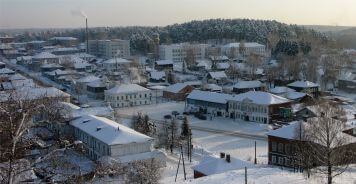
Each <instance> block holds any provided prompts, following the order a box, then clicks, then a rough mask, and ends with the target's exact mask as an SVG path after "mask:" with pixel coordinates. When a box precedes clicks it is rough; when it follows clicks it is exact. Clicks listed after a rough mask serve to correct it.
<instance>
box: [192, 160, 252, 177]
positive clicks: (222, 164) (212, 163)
mask: <svg viewBox="0 0 356 184" xmlns="http://www.w3.org/2000/svg"><path fill="white" fill-rule="evenodd" d="M230 160H231V162H230V163H228V162H227V161H226V160H225V159H224V158H218V157H215V156H210V155H209V156H204V157H203V158H202V160H201V161H200V163H199V164H197V165H195V166H193V167H192V169H193V170H195V171H198V172H200V173H203V174H205V175H212V174H218V173H224V172H226V171H231V170H238V169H244V168H245V167H247V168H253V167H255V166H254V165H253V164H252V163H249V162H245V161H242V160H240V159H237V158H234V157H230Z"/></svg>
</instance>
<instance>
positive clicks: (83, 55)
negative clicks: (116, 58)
mask: <svg viewBox="0 0 356 184" xmlns="http://www.w3.org/2000/svg"><path fill="white" fill-rule="evenodd" d="M74 56H77V57H80V58H95V56H93V55H91V54H88V53H85V52H80V53H75V54H74Z"/></svg>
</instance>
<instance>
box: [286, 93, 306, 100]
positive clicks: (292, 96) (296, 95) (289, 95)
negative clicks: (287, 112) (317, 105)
mask: <svg viewBox="0 0 356 184" xmlns="http://www.w3.org/2000/svg"><path fill="white" fill-rule="evenodd" d="M306 95H307V94H306V93H301V92H296V91H291V92H288V93H286V95H285V97H286V98H288V99H290V100H296V99H300V98H303V97H305V96H306Z"/></svg>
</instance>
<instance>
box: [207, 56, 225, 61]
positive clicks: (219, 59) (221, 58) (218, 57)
mask: <svg viewBox="0 0 356 184" xmlns="http://www.w3.org/2000/svg"><path fill="white" fill-rule="evenodd" d="M209 58H210V59H211V60H213V61H223V60H229V58H228V57H227V56H210V57H209Z"/></svg>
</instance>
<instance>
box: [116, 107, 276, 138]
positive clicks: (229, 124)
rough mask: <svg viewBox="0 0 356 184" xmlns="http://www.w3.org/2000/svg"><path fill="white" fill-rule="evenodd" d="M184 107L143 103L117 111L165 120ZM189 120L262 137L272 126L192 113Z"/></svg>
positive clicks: (223, 129)
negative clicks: (200, 116)
mask: <svg viewBox="0 0 356 184" xmlns="http://www.w3.org/2000/svg"><path fill="white" fill-rule="evenodd" d="M184 107H185V103H184V102H167V103H160V104H154V105H143V106H136V107H131V108H125V109H117V112H118V113H119V114H121V115H123V116H126V117H127V116H132V115H135V114H137V113H138V112H141V113H144V114H147V115H148V116H149V117H150V118H151V119H153V120H163V119H164V118H163V116H165V115H171V114H172V111H177V112H179V113H180V114H182V113H183V112H184ZM188 120H189V123H190V124H191V125H193V126H195V127H203V128H210V129H216V130H222V131H230V132H231V131H233V132H241V133H248V134H253V135H258V136H261V137H263V136H265V135H266V133H267V132H268V131H269V130H271V127H270V126H269V125H266V124H260V123H255V122H246V121H242V120H233V119H230V118H224V117H213V118H212V119H211V120H210V118H208V120H200V119H197V118H195V117H194V116H192V115H189V116H188Z"/></svg>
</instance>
